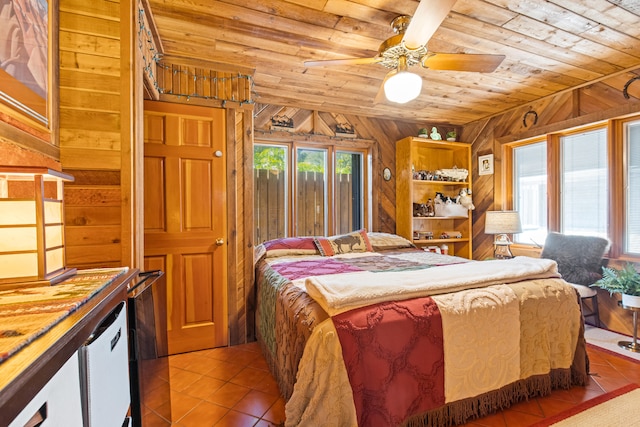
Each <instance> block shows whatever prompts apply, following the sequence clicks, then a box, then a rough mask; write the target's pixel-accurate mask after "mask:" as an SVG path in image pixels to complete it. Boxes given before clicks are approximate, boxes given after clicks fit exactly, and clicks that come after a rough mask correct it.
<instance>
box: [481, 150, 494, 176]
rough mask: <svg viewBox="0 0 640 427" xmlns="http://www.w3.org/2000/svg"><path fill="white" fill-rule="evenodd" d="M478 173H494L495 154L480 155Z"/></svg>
mask: <svg viewBox="0 0 640 427" xmlns="http://www.w3.org/2000/svg"><path fill="white" fill-rule="evenodd" d="M478 171H479V172H478V174H479V175H493V154H486V155H484V156H478Z"/></svg>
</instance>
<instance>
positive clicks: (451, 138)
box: [447, 130, 458, 141]
mask: <svg viewBox="0 0 640 427" xmlns="http://www.w3.org/2000/svg"><path fill="white" fill-rule="evenodd" d="M456 136H458V134H457V133H456V131H455V130H451V131H449V132H447V141H455V140H456Z"/></svg>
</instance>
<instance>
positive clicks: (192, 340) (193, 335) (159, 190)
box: [144, 101, 228, 354]
mask: <svg viewBox="0 0 640 427" xmlns="http://www.w3.org/2000/svg"><path fill="white" fill-rule="evenodd" d="M224 117H225V115H224V110H222V109H219V108H205V107H195V106H184V105H178V104H171V103H164V102H150V101H145V118H144V123H145V125H144V220H145V234H144V236H145V242H144V248H145V269H162V270H163V271H164V272H165V273H166V278H167V294H168V295H167V326H168V337H167V338H168V349H169V354H175V353H182V352H187V351H195V350H202V349H206V348H212V347H218V346H223V345H226V344H227V339H228V336H227V295H226V293H227V253H226V247H227V236H226V199H227V197H226V168H225V144H224V141H225V124H224Z"/></svg>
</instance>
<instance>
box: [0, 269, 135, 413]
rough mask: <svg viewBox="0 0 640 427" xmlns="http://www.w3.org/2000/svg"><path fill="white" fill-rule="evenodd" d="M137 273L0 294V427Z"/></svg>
mask: <svg viewBox="0 0 640 427" xmlns="http://www.w3.org/2000/svg"><path fill="white" fill-rule="evenodd" d="M137 274H138V270H137V269H128V268H111V269H92V270H80V271H78V273H77V274H76V275H75V276H73V277H71V278H69V279H67V280H65V281H63V282H61V283H59V284H57V285H53V286H42V287H33V288H20V289H16V290H14V291H2V292H0V425H8V424H9V423H10V422H11V421H12V420H13V419H14V418H15V417H16V416H17V415H18V414H19V413H20V411H21V410H22V408H24V406H25V405H26V404H27V403H28V402H29V401H30V400H31V399H32V398H33V397H34V396H35V395H36V394H37V393H38V391H39V390H40V389H41V388H42V387H43V386H44V385H45V384H46V383H47V381H48V380H49V379H50V378H51V377H52V376H53V375H54V374H55V373H56V372H57V371H58V369H60V367H61V366H62V365H63V364H64V363H65V362H66V361H67V360H68V359H69V357H71V355H73V354H74V353H75V352H76V351H77V350H78V348H80V347H81V346H82V344H83V343H84V342H85V341H86V340H87V338H88V337H89V336H90V335H91V333H92V332H93V331H94V329H95V327H96V326H97V325H98V323H99V322H100V321H101V320H102V319H103V317H104V316H105V315H106V314H107V313H109V312H110V311H111V310H112V309H113V308H114V307H115V306H116V305H117V304H118V303H119V302H120V301H124V300H125V299H126V297H127V286H128V285H129V283H130V282H131V280H132V279H133V278H134V277H135V276H136V275H137Z"/></svg>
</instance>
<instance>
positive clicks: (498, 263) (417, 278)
mask: <svg viewBox="0 0 640 427" xmlns="http://www.w3.org/2000/svg"><path fill="white" fill-rule="evenodd" d="M552 277H560V275H559V274H558V268H557V264H556V262H555V261H552V260H548V259H540V258H529V257H516V258H513V259H510V260H491V261H473V262H469V263H466V264H457V265H444V266H438V267H432V268H427V269H423V270H412V271H389V272H369V271H365V272H356V273H345V274H336V275H329V276H312V277H309V278H307V279H306V282H305V286H306V289H307V293H309V295H311V297H312V298H313V299H315V300H316V301H317V302H318V304H320V306H321V307H322V308H323V309H324V310H325V311H326V312H327V313H329V315H331V316H333V315H336V314H338V313H342V312H345V311H347V310H351V309H354V308H358V307H363V306H365V305H369V304H376V303H380V302H385V301H392V300H402V299H409V298H417V297H421V296H429V295H438V294H443V293H447V292H457V291H461V290H465V289H473V288H479V287H484V286H489V285H496V284H503V283H514V282H518V281H521V280H530V279H543V278H552Z"/></svg>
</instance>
